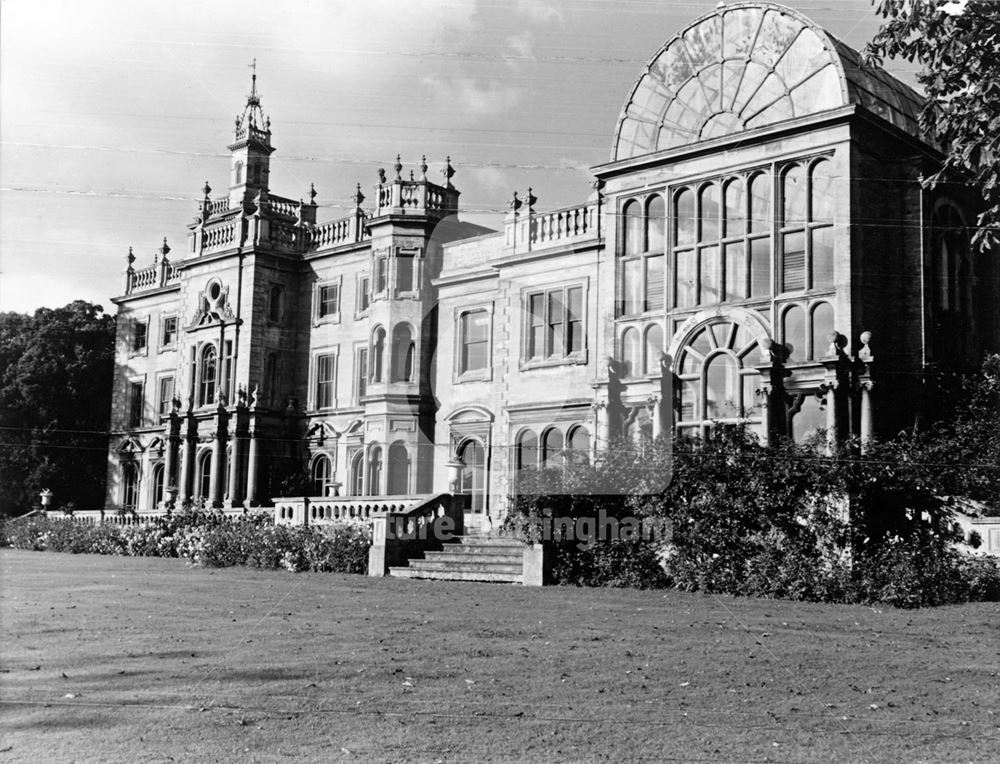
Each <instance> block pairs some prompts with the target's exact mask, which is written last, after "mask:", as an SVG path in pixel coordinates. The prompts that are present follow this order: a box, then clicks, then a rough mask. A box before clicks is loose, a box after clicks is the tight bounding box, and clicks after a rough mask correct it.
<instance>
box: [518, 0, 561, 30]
mask: <svg viewBox="0 0 1000 764" xmlns="http://www.w3.org/2000/svg"><path fill="white" fill-rule="evenodd" d="M515 10H516V11H517V13H518V14H519V15H521V16H524V17H525V18H527V19H529V20H530V21H534V22H537V23H540V24H549V23H556V24H562V23H564V22H565V20H566V18H565V17H564V16H563V12H562V5H561V3H559V2H553V1H552V0H518V2H517V6H516V7H515Z"/></svg>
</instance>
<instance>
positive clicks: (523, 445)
mask: <svg viewBox="0 0 1000 764" xmlns="http://www.w3.org/2000/svg"><path fill="white" fill-rule="evenodd" d="M514 465H515V467H516V468H517V469H518V470H526V469H535V468H536V467H537V466H538V436H537V435H535V433H534V432H533V431H531V430H524V431H522V432H521V433H520V434H519V435H518V436H517V445H516V446H515V453H514Z"/></svg>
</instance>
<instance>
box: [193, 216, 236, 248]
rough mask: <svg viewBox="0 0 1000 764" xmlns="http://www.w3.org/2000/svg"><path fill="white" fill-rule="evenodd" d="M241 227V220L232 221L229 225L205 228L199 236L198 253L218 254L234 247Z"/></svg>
mask: <svg viewBox="0 0 1000 764" xmlns="http://www.w3.org/2000/svg"><path fill="white" fill-rule="evenodd" d="M242 225H243V221H241V220H233V221H231V222H229V223H222V224H215V225H211V226H208V227H206V228H205V230H204V232H203V233H202V235H201V248H200V253H201V254H206V253H209V252H220V251H222V250H224V249H228V248H229V247H232V246H235V245H236V241H237V233H238V231H239V229H240V227H241V226H242Z"/></svg>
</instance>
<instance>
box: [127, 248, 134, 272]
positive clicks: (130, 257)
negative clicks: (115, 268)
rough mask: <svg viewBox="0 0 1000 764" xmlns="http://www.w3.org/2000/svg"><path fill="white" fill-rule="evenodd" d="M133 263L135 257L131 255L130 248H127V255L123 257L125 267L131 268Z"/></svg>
mask: <svg viewBox="0 0 1000 764" xmlns="http://www.w3.org/2000/svg"><path fill="white" fill-rule="evenodd" d="M134 262H135V255H134V254H133V253H132V247H129V248H128V254H127V255H125V263H126V267H128V268H131V267H132V263H134Z"/></svg>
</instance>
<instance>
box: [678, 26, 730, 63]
mask: <svg viewBox="0 0 1000 764" xmlns="http://www.w3.org/2000/svg"><path fill="white" fill-rule="evenodd" d="M720 26H721V19H720V18H719V17H718V16H710V17H709V18H707V19H705V20H704V21H703V22H701V23H700V24H698V25H697V26H694V27H691V29H689V30H688V31H687V32H685V33H684V44H685V45H686V46H687V49H688V54H689V55H690V56H691V63H692V65H693V66H694V68H695V69H702V68H704V67H705V66H707V65H708V64H711V63H712V62H713V61H717V60H718V59H719V54H720V53H721V51H722V35H721V34H720V29H719V27H720Z"/></svg>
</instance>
